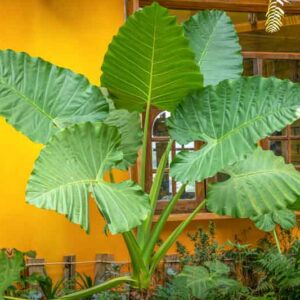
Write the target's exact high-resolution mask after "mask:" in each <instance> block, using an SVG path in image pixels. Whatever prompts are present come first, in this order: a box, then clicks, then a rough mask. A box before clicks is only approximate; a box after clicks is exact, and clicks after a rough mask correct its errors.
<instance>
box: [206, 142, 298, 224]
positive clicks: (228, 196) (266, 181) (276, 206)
mask: <svg viewBox="0 0 300 300" xmlns="http://www.w3.org/2000/svg"><path fill="white" fill-rule="evenodd" d="M224 173H226V174H228V175H229V176H230V178H229V179H227V180H226V181H223V182H219V183H216V184H212V185H210V186H209V190H208V196H207V207H208V209H209V210H210V211H212V212H215V213H217V214H219V215H229V216H233V217H237V218H252V219H253V220H254V222H256V223H258V226H259V227H260V228H265V229H269V228H271V226H270V225H266V224H265V225H263V223H264V222H267V223H268V224H270V222H273V223H277V224H280V225H283V224H285V223H286V222H285V221H284V220H283V219H282V218H283V217H284V218H285V212H286V208H287V207H288V206H289V205H291V204H293V203H294V202H295V201H296V200H297V198H298V197H299V195H300V174H299V172H298V171H297V170H296V169H295V168H294V166H293V165H290V164H285V163H284V159H283V157H281V156H275V154H274V153H273V152H272V151H263V150H262V149H261V148H257V149H256V151H254V153H253V154H252V155H249V156H248V157H247V158H246V159H245V160H242V161H240V162H237V163H236V164H234V165H232V166H230V167H227V168H226V169H225V170H224ZM288 219H289V220H290V216H289V217H288ZM281 220H282V221H281ZM284 226H285V225H284Z"/></svg>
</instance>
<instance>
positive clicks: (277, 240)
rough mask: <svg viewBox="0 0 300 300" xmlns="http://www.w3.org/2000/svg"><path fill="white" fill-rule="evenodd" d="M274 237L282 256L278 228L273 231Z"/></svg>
mask: <svg viewBox="0 0 300 300" xmlns="http://www.w3.org/2000/svg"><path fill="white" fill-rule="evenodd" d="M273 236H274V240H275V243H276V247H277V250H278V252H279V254H282V251H281V247H280V242H279V239H278V235H277V232H276V228H274V229H273Z"/></svg>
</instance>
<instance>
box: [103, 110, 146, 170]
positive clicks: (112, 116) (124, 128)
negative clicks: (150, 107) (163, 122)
mask: <svg viewBox="0 0 300 300" xmlns="http://www.w3.org/2000/svg"><path fill="white" fill-rule="evenodd" d="M104 123H105V124H108V125H112V126H116V127H117V128H118V129H119V131H120V134H121V150H122V151H123V155H124V157H123V160H122V161H121V162H119V163H118V164H117V165H116V167H117V168H119V169H122V170H126V169H128V167H129V166H132V165H134V163H135V161H136V159H137V155H138V150H139V148H140V147H141V145H142V137H143V132H142V129H141V122H140V115H139V113H137V112H129V111H127V110H125V109H116V110H112V111H111V112H110V113H109V115H108V117H107V118H106V119H105V121H104Z"/></svg>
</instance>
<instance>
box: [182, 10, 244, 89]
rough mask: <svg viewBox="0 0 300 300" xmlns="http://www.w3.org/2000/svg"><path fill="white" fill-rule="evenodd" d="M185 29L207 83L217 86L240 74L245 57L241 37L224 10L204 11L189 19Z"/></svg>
mask: <svg viewBox="0 0 300 300" xmlns="http://www.w3.org/2000/svg"><path fill="white" fill-rule="evenodd" d="M183 28H184V33H185V36H186V37H187V38H188V40H189V42H190V47H191V48H192V49H193V51H194V53H195V55H196V63H197V65H198V66H199V67H200V71H201V74H203V76H204V84H205V85H209V84H212V85H215V84H217V83H219V82H220V81H223V80H225V79H235V78H238V77H239V76H240V75H241V73H242V72H243V57H242V55H241V46H240V45H239V38H238V36H237V33H236V31H235V28H234V26H233V24H232V22H231V20H230V18H229V17H228V16H227V15H226V13H225V12H224V11H219V10H205V11H201V12H199V13H197V14H195V15H193V16H192V17H191V18H190V19H189V20H188V21H186V22H185V23H184V26H183Z"/></svg>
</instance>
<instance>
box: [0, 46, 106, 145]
mask: <svg viewBox="0 0 300 300" xmlns="http://www.w3.org/2000/svg"><path fill="white" fill-rule="evenodd" d="M107 112H108V104H107V103H106V100H105V98H104V97H103V96H102V93H101V91H100V90H99V88H98V87H96V86H93V85H91V84H90V83H89V82H88V80H87V79H86V78H85V77H84V76H83V75H78V74H75V73H73V72H71V71H70V70H67V69H64V68H60V67H57V66H55V65H52V64H51V63H49V62H46V61H44V60H42V59H40V58H33V57H30V56H29V55H28V54H26V53H23V52H21V53H18V52H14V51H11V50H6V51H0V115H2V116H3V117H4V118H6V120H7V121H8V122H9V123H10V124H11V125H13V126H14V127H15V128H16V129H17V130H19V131H21V132H22V133H24V134H25V135H27V136H28V137H29V138H30V139H31V140H33V141H35V142H39V143H46V142H47V141H48V139H49V138H50V137H51V136H52V135H53V134H54V133H55V132H57V131H59V130H60V129H62V128H64V127H66V126H69V125H70V124H74V123H79V122H86V121H100V120H103V119H104V118H105V116H106V114H107Z"/></svg>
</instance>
